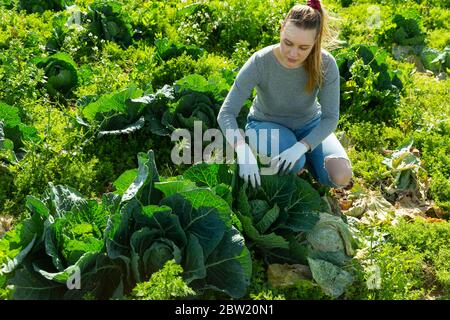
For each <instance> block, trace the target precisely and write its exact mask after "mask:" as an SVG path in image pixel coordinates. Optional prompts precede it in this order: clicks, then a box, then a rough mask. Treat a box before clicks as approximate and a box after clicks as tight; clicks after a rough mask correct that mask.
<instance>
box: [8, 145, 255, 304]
mask: <svg viewBox="0 0 450 320" xmlns="http://www.w3.org/2000/svg"><path fill="white" fill-rule="evenodd" d="M138 161H139V168H138V172H137V176H136V177H134V180H132V179H131V178H130V177H127V178H123V177H122V178H121V179H125V180H126V181H128V182H129V186H128V188H126V189H125V188H124V187H122V195H121V196H119V195H114V194H105V195H104V196H103V198H102V201H101V202H100V203H99V202H97V201H96V200H86V199H84V198H83V197H82V196H81V194H79V193H78V192H77V191H75V190H73V189H71V188H68V187H64V186H53V185H52V184H50V188H49V189H48V190H47V191H46V193H45V196H44V198H43V199H42V200H39V199H37V198H34V197H32V196H29V197H28V198H27V207H28V209H29V210H30V211H31V213H32V216H31V217H30V218H28V219H26V220H25V221H24V222H23V223H22V224H20V225H19V226H21V227H19V228H18V230H19V233H18V234H17V236H18V239H17V238H16V240H14V242H15V243H18V247H17V249H16V252H17V254H15V255H14V259H10V258H7V259H6V261H5V264H4V266H3V268H2V269H3V272H4V273H7V274H8V275H10V276H9V277H10V280H9V284H12V285H13V286H14V290H13V296H14V298H15V299H60V298H64V299H80V298H83V297H86V296H91V297H94V298H97V299H106V298H120V297H122V296H123V295H125V294H127V293H129V292H130V291H131V289H132V288H133V287H134V286H135V284H136V283H137V282H141V281H146V280H147V279H149V278H150V277H151V275H152V274H153V273H155V272H157V271H158V270H160V269H161V268H163V266H164V265H165V263H166V262H167V261H169V260H175V261H176V262H177V263H179V264H181V265H182V267H183V270H184V272H183V278H184V280H185V281H186V283H188V284H189V285H190V286H192V287H193V288H195V289H196V290H198V291H202V290H206V289H213V290H218V291H221V292H224V293H226V294H228V295H230V296H231V297H234V298H239V297H242V296H243V295H244V294H245V292H246V288H247V286H248V284H249V282H250V277H251V259H250V253H249V251H248V249H247V248H246V246H245V242H244V238H243V236H242V235H241V234H240V233H239V231H237V230H236V229H235V228H234V227H233V226H232V225H231V220H230V216H231V208H230V207H229V205H228V204H227V203H226V202H225V201H224V200H223V199H221V198H220V197H218V196H217V195H215V194H214V193H212V192H211V191H209V190H207V189H205V188H196V189H193V190H189V191H186V190H185V191H182V190H180V192H175V193H172V194H171V195H168V194H166V197H163V196H162V192H161V191H160V190H158V189H157V184H158V183H159V182H158V181H159V177H158V173H157V171H156V164H155V161H154V155H153V152H152V151H149V152H148V153H147V154H144V153H140V154H138ZM120 184H122V185H123V184H125V182H120ZM194 186H195V185H194ZM161 189H162V190H163V191H165V192H166V193H167V192H168V190H173V188H169V189H168V188H165V187H164V186H163V187H162V188H161ZM7 239H10V238H7ZM11 240H12V239H11ZM7 243H9V241H8V242H6V244H7ZM8 259H9V260H8ZM77 274H78V277H79V280H78V281H79V285H80V286H81V289H78V290H73V289H71V288H70V284H71V283H72V282H71V281H75V282H74V283H75V284H76V283H77V280H76V278H73V277H76V275H77Z"/></svg>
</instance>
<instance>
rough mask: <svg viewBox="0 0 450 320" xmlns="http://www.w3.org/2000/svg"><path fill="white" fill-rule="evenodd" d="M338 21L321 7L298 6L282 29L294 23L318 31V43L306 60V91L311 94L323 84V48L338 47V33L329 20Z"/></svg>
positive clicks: (284, 22) (287, 17)
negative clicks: (331, 26)
mask: <svg viewBox="0 0 450 320" xmlns="http://www.w3.org/2000/svg"><path fill="white" fill-rule="evenodd" d="M330 19H331V20H333V21H334V20H337V19H335V18H333V17H331V16H330V15H329V14H328V12H326V10H325V9H324V8H323V5H322V6H321V9H313V8H311V7H310V6H308V5H302V4H297V5H295V6H293V7H292V8H291V10H289V12H288V14H287V15H286V17H285V19H284V21H283V22H282V27H284V26H285V25H286V23H287V22H288V21H290V22H292V23H294V24H295V26H297V27H298V28H301V29H306V30H318V32H317V36H316V43H315V45H314V46H313V48H312V50H311V52H310V53H309V55H308V57H307V58H306V60H305V65H304V66H305V70H306V72H307V74H308V75H309V77H308V82H307V83H306V86H305V90H306V91H307V92H308V93H311V92H312V91H313V90H314V88H315V87H316V86H319V87H321V86H322V84H323V78H324V74H323V72H322V53H321V50H322V47H324V48H326V49H333V48H335V47H338V45H339V41H338V40H337V31H336V30H335V29H331V28H330V26H329V20H330Z"/></svg>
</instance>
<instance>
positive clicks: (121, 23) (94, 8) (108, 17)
mask: <svg viewBox="0 0 450 320" xmlns="http://www.w3.org/2000/svg"><path fill="white" fill-rule="evenodd" d="M121 7H122V6H121V4H120V3H118V2H115V1H105V0H98V1H95V2H94V3H92V4H91V5H90V6H89V11H88V13H87V19H88V20H90V23H89V27H88V29H89V31H90V32H92V33H93V34H95V35H96V36H98V37H99V38H100V39H104V40H107V41H114V42H117V43H119V44H120V45H122V46H123V47H124V48H126V47H128V46H129V45H131V43H132V30H131V24H130V18H129V16H128V14H127V13H126V12H123V11H122V10H121Z"/></svg>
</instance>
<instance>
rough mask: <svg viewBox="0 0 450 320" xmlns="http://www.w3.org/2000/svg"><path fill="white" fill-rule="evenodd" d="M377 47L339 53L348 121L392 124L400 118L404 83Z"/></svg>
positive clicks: (383, 52) (357, 46)
mask: <svg viewBox="0 0 450 320" xmlns="http://www.w3.org/2000/svg"><path fill="white" fill-rule="evenodd" d="M386 56H387V53H386V52H385V51H383V50H380V49H379V48H377V47H375V46H366V45H354V46H351V47H349V48H346V49H344V50H340V51H339V52H338V53H337V54H336V61H337V63H338V66H339V73H340V76H341V86H340V88H341V108H342V109H343V111H344V114H347V115H348V118H350V117H351V118H356V119H355V120H359V121H361V120H363V121H375V119H376V121H384V122H386V123H392V122H393V121H394V120H395V118H396V116H397V107H398V104H399V100H400V91H401V90H402V88H403V84H402V81H401V80H400V78H399V77H398V75H397V74H398V72H397V71H395V72H394V71H392V70H390V68H389V66H388V65H387V64H386V63H385V60H386Z"/></svg>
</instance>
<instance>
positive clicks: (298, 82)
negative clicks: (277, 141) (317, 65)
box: [217, 45, 340, 150]
mask: <svg viewBox="0 0 450 320" xmlns="http://www.w3.org/2000/svg"><path fill="white" fill-rule="evenodd" d="M275 46H276V45H271V46H267V47H265V48H263V49H261V50H259V51H257V52H255V53H254V54H253V55H252V56H251V57H250V58H249V59H248V60H247V61H246V63H245V64H244V65H243V66H242V68H241V69H240V70H239V72H238V74H237V76H236V79H235V81H234V83H233V85H232V87H231V89H230V91H229V92H228V95H227V97H226V98H225V101H224V102H223V104H222V107H221V108H220V111H219V115H218V117H217V121H218V123H219V126H220V129H221V130H222V131H223V133H224V134H225V133H226V130H227V129H234V130H237V129H238V125H237V122H236V117H237V116H238V114H239V112H240V110H241V108H242V106H243V105H244V102H245V100H246V99H248V98H249V97H250V95H251V94H252V91H253V89H254V88H255V87H256V96H255V98H254V99H253V104H252V107H251V108H250V111H249V115H248V116H249V117H250V116H252V117H253V118H255V119H257V120H260V121H270V122H276V123H279V124H281V125H284V126H285V127H287V128H290V129H291V130H295V129H298V128H301V127H302V126H303V125H304V124H305V123H307V122H308V121H310V120H312V119H313V118H315V117H317V116H319V115H320V116H321V121H320V123H319V125H317V126H316V127H315V128H314V129H313V130H312V131H311V132H310V133H309V134H308V135H307V136H306V137H305V138H304V139H303V140H304V141H306V142H307V143H308V144H309V145H310V147H311V150H313V149H314V148H316V147H317V146H318V145H319V144H320V143H321V142H322V141H323V140H324V139H325V138H326V137H327V136H328V135H330V134H331V133H332V132H334V130H336V127H337V124H338V120H339V81H340V79H339V69H338V66H337V64H336V60H335V58H334V57H333V56H332V55H331V54H330V53H329V52H328V51H326V50H324V49H322V67H323V71H324V82H323V85H322V88H321V89H320V90H319V88H318V87H316V88H315V89H314V90H313V91H312V92H311V93H310V94H308V93H307V92H306V91H305V90H304V88H305V84H306V82H307V78H308V77H307V73H306V70H305V68H304V67H303V66H300V67H298V68H287V67H285V66H283V65H282V64H281V63H280V62H279V61H278V59H277V57H276V56H275V54H274V51H273V49H274V47H275ZM317 98H318V99H319V101H318V100H317Z"/></svg>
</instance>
